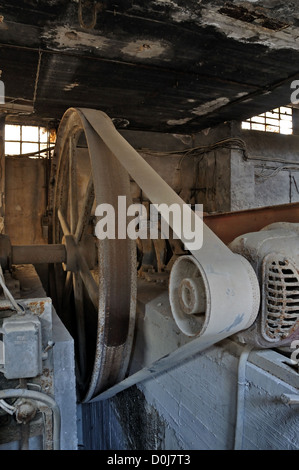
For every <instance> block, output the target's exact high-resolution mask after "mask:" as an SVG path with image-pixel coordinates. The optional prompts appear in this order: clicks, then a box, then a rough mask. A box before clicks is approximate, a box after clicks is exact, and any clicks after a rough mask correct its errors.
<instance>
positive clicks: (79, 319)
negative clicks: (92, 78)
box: [52, 108, 137, 401]
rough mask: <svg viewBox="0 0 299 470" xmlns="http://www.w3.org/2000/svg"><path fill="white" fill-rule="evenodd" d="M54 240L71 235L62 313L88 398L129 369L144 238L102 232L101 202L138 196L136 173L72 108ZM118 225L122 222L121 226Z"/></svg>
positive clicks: (59, 148)
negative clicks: (139, 243) (98, 229)
mask: <svg viewBox="0 0 299 470" xmlns="http://www.w3.org/2000/svg"><path fill="white" fill-rule="evenodd" d="M54 165H55V167H56V168H55V190H54V195H53V230H52V236H53V240H52V242H53V243H54V244H61V243H64V244H65V246H66V251H67V262H66V263H65V264H64V265H63V268H64V269H62V267H61V265H56V267H55V270H56V275H55V281H56V291H58V296H57V297H58V298H60V299H61V302H60V308H59V310H60V313H61V315H62V317H64V318H65V319H66V323H67V324H68V325H69V327H70V330H71V332H72V334H73V336H74V338H75V348H76V368H77V379H78V380H77V381H78V390H79V393H80V397H81V400H83V401H88V400H90V399H91V398H93V397H94V396H95V395H97V394H98V393H100V392H101V391H103V390H105V389H107V388H108V387H110V386H112V385H113V384H115V383H117V382H118V381H120V380H122V379H123V378H124V376H125V374H126V370H127V367H128V361H129V358H130V351H131V347H132V341H133V332H134V321H135V310H136V276H137V270H136V243H135V242H134V241H132V240H130V239H128V238H124V239H122V238H119V237H117V236H116V237H115V238H114V239H113V238H112V239H111V238H106V239H104V240H99V239H98V238H97V237H96V236H95V224H96V221H97V218H96V216H95V211H96V207H97V206H99V205H100V204H111V205H112V206H113V207H114V208H115V214H116V222H117V220H118V213H117V210H118V209H117V208H118V196H125V197H126V203H127V205H129V204H131V203H132V202H131V194H130V180H129V176H128V173H127V172H126V171H125V170H124V168H123V167H122V165H121V164H120V163H119V162H118V160H117V159H116V158H115V156H114V155H113V154H112V153H111V152H110V151H109V150H108V149H107V147H105V145H104V144H103V142H102V140H101V138H100V137H99V135H98V134H97V133H96V132H95V131H94V130H93V128H92V127H91V126H90V125H89V124H88V122H87V120H86V119H85V117H84V110H80V109H73V108H71V109H69V110H68V111H67V112H66V113H65V115H64V116H63V119H62V121H61V124H60V126H59V130H58V135H57V143H56V147H55V158H54ZM116 229H117V227H116Z"/></svg>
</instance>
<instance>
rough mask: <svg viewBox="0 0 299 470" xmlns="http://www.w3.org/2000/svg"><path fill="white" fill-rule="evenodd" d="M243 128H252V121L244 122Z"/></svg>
mask: <svg viewBox="0 0 299 470" xmlns="http://www.w3.org/2000/svg"><path fill="white" fill-rule="evenodd" d="M242 129H250V122H242Z"/></svg>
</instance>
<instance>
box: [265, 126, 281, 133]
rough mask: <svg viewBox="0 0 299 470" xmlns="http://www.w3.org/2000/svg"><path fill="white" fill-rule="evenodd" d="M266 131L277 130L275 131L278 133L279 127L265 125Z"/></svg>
mask: <svg viewBox="0 0 299 470" xmlns="http://www.w3.org/2000/svg"><path fill="white" fill-rule="evenodd" d="M266 131H267V132H277V133H279V127H275V126H266Z"/></svg>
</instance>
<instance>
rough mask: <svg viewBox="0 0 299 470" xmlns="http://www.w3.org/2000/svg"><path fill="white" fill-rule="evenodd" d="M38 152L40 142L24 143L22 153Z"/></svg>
mask: <svg viewBox="0 0 299 470" xmlns="http://www.w3.org/2000/svg"><path fill="white" fill-rule="evenodd" d="M32 152H38V144H22V154H24V153H32Z"/></svg>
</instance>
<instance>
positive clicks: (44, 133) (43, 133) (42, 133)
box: [39, 127, 48, 143]
mask: <svg viewBox="0 0 299 470" xmlns="http://www.w3.org/2000/svg"><path fill="white" fill-rule="evenodd" d="M39 138H40V141H41V142H45V143H46V142H48V131H47V129H46V128H45V127H41V128H40V130H39Z"/></svg>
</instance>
